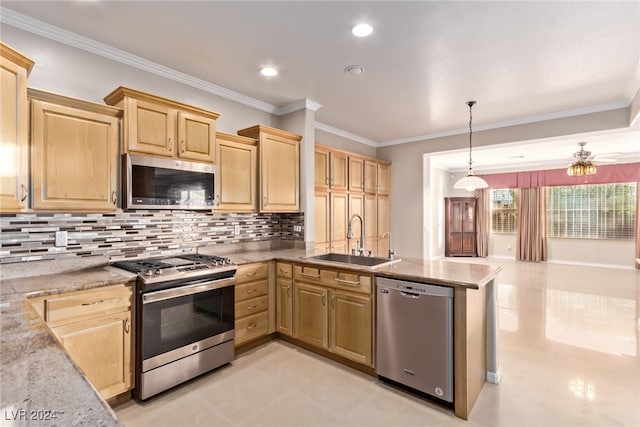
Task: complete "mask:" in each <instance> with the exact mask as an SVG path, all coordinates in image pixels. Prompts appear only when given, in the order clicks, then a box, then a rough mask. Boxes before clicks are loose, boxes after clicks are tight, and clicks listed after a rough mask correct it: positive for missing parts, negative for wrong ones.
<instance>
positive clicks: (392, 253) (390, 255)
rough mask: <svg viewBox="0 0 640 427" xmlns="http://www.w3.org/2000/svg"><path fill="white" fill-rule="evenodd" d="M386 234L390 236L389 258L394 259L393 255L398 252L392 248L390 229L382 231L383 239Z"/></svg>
mask: <svg viewBox="0 0 640 427" xmlns="http://www.w3.org/2000/svg"><path fill="white" fill-rule="evenodd" d="M384 236H389V259H393V256H394V255H395V254H396V251H394V250H393V249H391V233H390V232H388V231H385V232H384V233H382V238H383V239H384Z"/></svg>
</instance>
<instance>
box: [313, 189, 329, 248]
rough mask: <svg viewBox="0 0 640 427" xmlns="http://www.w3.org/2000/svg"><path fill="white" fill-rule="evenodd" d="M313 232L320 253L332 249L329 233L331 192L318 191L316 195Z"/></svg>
mask: <svg viewBox="0 0 640 427" xmlns="http://www.w3.org/2000/svg"><path fill="white" fill-rule="evenodd" d="M314 217H315V219H314V221H313V222H314V224H313V232H314V236H315V237H314V238H315V246H316V250H317V251H318V252H320V253H325V252H329V251H330V246H331V236H330V235H329V193H324V192H317V193H315V196H314Z"/></svg>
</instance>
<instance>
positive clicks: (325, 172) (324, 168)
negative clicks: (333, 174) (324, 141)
mask: <svg viewBox="0 0 640 427" xmlns="http://www.w3.org/2000/svg"><path fill="white" fill-rule="evenodd" d="M314 158H315V162H314V165H315V169H314V177H315V178H314V186H315V189H316V190H321V191H322V190H324V191H326V190H328V189H329V180H330V177H329V150H328V149H326V148H324V147H318V146H316V147H315V151H314Z"/></svg>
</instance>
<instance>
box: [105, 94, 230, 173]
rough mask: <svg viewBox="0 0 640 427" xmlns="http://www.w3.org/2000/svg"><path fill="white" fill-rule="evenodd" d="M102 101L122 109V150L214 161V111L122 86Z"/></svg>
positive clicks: (216, 116)
mask: <svg viewBox="0 0 640 427" xmlns="http://www.w3.org/2000/svg"><path fill="white" fill-rule="evenodd" d="M104 100H105V102H106V103H107V104H109V105H114V106H117V107H120V108H122V109H124V145H123V152H125V153H128V152H135V153H144V154H153V155H157V156H163V157H172V158H180V159H185V160H195V161H200V162H207V163H215V162H216V155H215V141H216V119H217V118H218V117H219V114H218V113H214V112H211V111H207V110H203V109H201V108H197V107H193V106H190V105H186V104H182V103H180V102H177V101H172V100H169V99H166V98H161V97H159V96H155V95H150V94H148V93H144V92H140V91H137V90H134V89H129V88H126V87H122V86H120V87H119V88H117V89H116V90H114V91H113V92H111V93H110V94H109V95H107V96H106V97H105V98H104Z"/></svg>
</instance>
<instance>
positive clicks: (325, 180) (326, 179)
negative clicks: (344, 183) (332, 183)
mask: <svg viewBox="0 0 640 427" xmlns="http://www.w3.org/2000/svg"><path fill="white" fill-rule="evenodd" d="M324 183H325V184H327V185H329V177H326V178H325V179H324Z"/></svg>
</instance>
